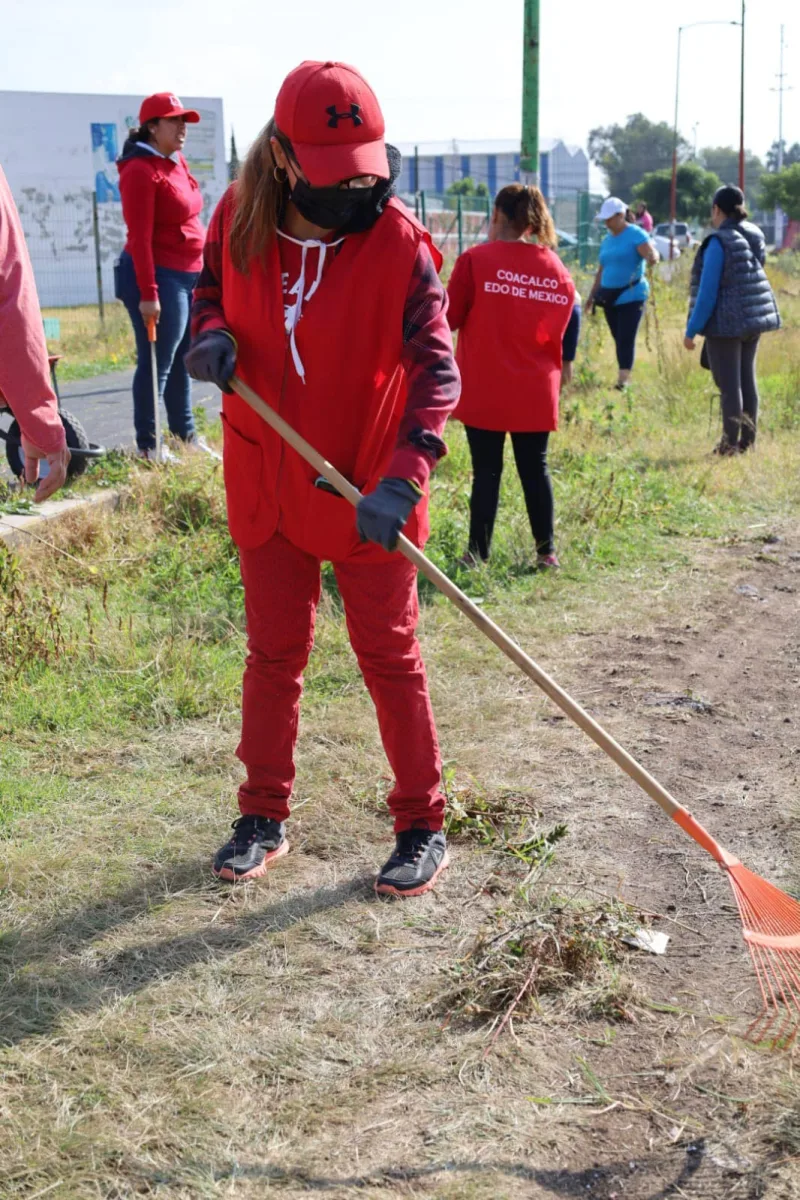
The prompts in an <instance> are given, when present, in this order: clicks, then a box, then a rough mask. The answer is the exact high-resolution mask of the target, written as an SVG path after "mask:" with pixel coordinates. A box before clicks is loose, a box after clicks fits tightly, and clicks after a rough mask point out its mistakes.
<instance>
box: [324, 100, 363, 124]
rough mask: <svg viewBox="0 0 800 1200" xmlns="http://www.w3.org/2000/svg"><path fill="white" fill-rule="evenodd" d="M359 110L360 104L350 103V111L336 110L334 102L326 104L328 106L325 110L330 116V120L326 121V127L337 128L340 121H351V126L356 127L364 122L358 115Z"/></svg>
mask: <svg viewBox="0 0 800 1200" xmlns="http://www.w3.org/2000/svg"><path fill="white" fill-rule="evenodd" d="M360 111H361V105H360V104H351V105H350V112H337V111H336V105H335V104H330V105H328V107H327V108H326V109H325V112H326V113H328V115H329V117H330V120H329V121H328V128H329V129H338V127H339V122H340V121H352V122H353V127H354V128H356V129H357V128H358V126H359V125H363V124H364V122H363V121H362V120H361V117H360V116H359V115H358V114H359V113H360Z"/></svg>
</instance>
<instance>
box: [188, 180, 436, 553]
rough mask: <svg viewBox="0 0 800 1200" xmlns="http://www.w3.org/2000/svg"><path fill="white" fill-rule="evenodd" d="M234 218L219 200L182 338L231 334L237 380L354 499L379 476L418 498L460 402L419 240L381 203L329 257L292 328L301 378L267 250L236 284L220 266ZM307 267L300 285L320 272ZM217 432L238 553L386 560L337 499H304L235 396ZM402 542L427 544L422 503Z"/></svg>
mask: <svg viewBox="0 0 800 1200" xmlns="http://www.w3.org/2000/svg"><path fill="white" fill-rule="evenodd" d="M234 186H235V185H234ZM231 211H232V189H229V190H228V192H227V193H226V195H225V196H224V197H223V199H222V200H221V202H220V204H219V206H218V207H217V210H216V212H215V214H214V217H213V219H212V222H211V226H210V228H209V237H208V243H207V245H206V250H205V256H204V258H205V265H204V269H203V273H202V275H201V277H200V279H199V280H198V285H197V288H196V290H195V303H194V308H193V312H192V334H193V336H194V337H197V336H198V335H199V334H201V333H202V332H204V331H206V330H209V329H214V328H224V329H227V330H229V331H230V332H231V333H232V334H233V336H234V337H235V339H236V342H237V345H238V357H237V367H236V370H237V374H238V375H240V376H241V378H242V379H244V380H245V381H246V382H247V383H249V384H250V386H251V387H252V388H253V389H254V391H256V392H257V393H258V394H259V395H260V396H262V397H263V399H264V400H266V402H267V403H268V404H270V405H272V406H273V407H274V408H276V409H277V410H278V411H279V412H280V413H281V415H282V416H283V417H284V418H285V419H286V420H287V421H288V422H289V424H290V425H292V426H293V427H294V428H295V429H296V430H297V431H298V432H299V433H300V434H302V435H303V437H305V438H306V439H307V440H308V441H309V442H311V444H312V445H313V446H315V447H316V449H317V450H319V451H320V453H321V454H323V455H324V456H325V457H326V458H328V459H329V460H330V461H331V462H332V463H333V464H334V466H335V467H337V468H338V469H339V470H340V471H341V472H342V473H343V474H344V475H346V476H347V478H348V479H350V480H351V481H352V482H353V483H354V484H355V485H356V487H358V488H360V489H361V490H362V491H370V490H372V489H373V488H374V487H375V486H376V485H377V483H378V482H379V480H380V479H381V478H382V477H384V476H396V477H399V478H404V479H411V480H413V481H414V482H415V483H417V484H418V485H419V486H420V487H421V488H422V489H423V490H424V491H426V490H427V481H428V476H429V474H430V471H431V469H432V468H433V466H434V465H435V463H436V461H437V459H438V458H439V457H441V455H442V454H444V453H445V446H444V443H443V442H442V440H441V436H440V435H441V433H442V431H443V428H444V424H445V421H446V420H447V417H448V415H449V413H450V412H451V411H452V409H453V407H454V405H455V403H456V400H457V399H458V390H459V389H458V374H457V371H456V367H455V363H454V361H453V345H452V338H451V336H450V332H449V329H448V326H447V320H446V317H445V312H446V307H447V300H446V295H445V293H444V289H443V288H442V287H441V284H440V283H439V280H438V278H437V276H436V273H435V270H436V268H438V267H439V266H440V265H441V256H440V255H439V253H438V251H437V250H436V249H435V247H433V245H432V243H431V241H430V238H429V235H428V233H427V231H426V230H425V229H423V227H422V226H421V225H419V224H418V222H417V221H415V219H414V217H413V216H412V215H411V213H410V212H409V211H408V209H406V208H405V206H404V205H403V204H401V203H400V202H399V201H397V200H390V201H389V202H388V204H387V205H386V208H385V210H384V211H383V213H382V214H381V216H380V217H379V218H378V220H377V221H376V223H375V224H374V225H373V226H372V228H371V229H369V230H367V231H366V232H364V233H357V234H350V235H348V236H347V237H346V238H345V239H344V240H343V241H342V243H341V245H339V246H336V247H334V248H332V249H331V250H330V251H328V254H330V255H333V256H334V257H333V260H332V261H331V262H330V263H329V265H328V268H327V269H326V270H325V272H324V276H323V277H322V279H321V282H320V284H319V287H318V289H317V290H315V292H314V294H313V296H310V297H308V298H307V300H306V303H305V304H304V306H303V309H302V317H301V319H300V320H299V322H298V324H297V327H296V330H295V340H296V352H297V356H298V358H299V361H300V362H301V364H302V368H303V370H304V374H305V380H303V378H301V376H300V375H299V374H298V370H297V366H296V361H295V358H294V356H293V354H292V350H291V346H290V342H289V337H288V336H287V332H286V325H285V313H284V297H283V288H282V282H281V263H280V254H279V249H278V246H277V244H276V242H277V239H275V240H273V242H272V243H271V244H270V246H269V248H268V250H267V252H266V254H265V256H264V259H263V260H262V261H257V260H253V261H251V263H250V264H249V268H248V271H247V273H246V274H242V273H240V272H239V271H237V270H236V268H235V267H234V266H233V264H232V262H231V260H230V253H229V239H228V227H229V221H230V216H231ZM318 253H319V252H318V251H317V250H314V251H313V254H314V255H316V254H318ZM310 262H313V264H314V266H313V269H312V267H311V265H310V266H309V272H310V273H309V280H308V283H309V284H310V283H311V282H312V280H313V274H314V271H315V270H316V262H317V260H316V258H314V259H313V260H310ZM434 263H435V267H434ZM306 295H307V296H308V293H306ZM409 296H412V297H415V298H416V299H415V300H414V302H413V303H412V304H411V305H409ZM223 428H224V473H225V488H226V493H227V501H228V523H229V526H230V530H231V535H232V537H233V539H234V541H235V542H237V543H238V544H239V545H240V546H242V547H245V548H253V547H256V546H259V545H261V544H262V543H264V542H265V541H267V540H268V539H269V538H270V537H271V536H272V535H273V533H274V532H275V531H276V530H280V532H281V533H282V534H283V535H284V536H285V537H286V538H288V539H289V540H290V541H291V542H293V543H294V544H295V545H297V546H299V547H300V548H301V549H303V550H306V551H307V552H308V553H310V554H313V555H315V556H317V557H318V558H321V559H331V560H333V561H339V560H342V559H345V558H348V557H350V556H358V557H359V558H361V559H363V560H365V561H369V560H371V561H376V560H378V559H380V558H383V557H385V553H386V552H385V551H384V550H382V549H381V548H380V547H379V546H375V545H373V544H371V543H362V542H361V541H360V540H359V537H358V533H357V531H356V526H355V513H354V509H353V508H352V507H351V506H350V505H349V504H348V503H347V501H346V500H343V499H341V498H339V497H336V496H333V495H331V494H330V493H329V492H326V491H323V490H321V489H319V488H316V487H314V480H315V478H316V472H315V471H314V469H313V468H312V467H310V466H308V465H307V464H306V463H305V462H304V461H303V460H302V459H301V458H300V457H299V456H298V455H297V454H296V453H295V452H294V451H293V450H291V449H290V448H289V447H288V446H286V445H284V444H283V442H282V441H281V439H280V438H279V437H278V435H277V434H276V433H274V432H273V431H272V430H271V429H270V428H269V426H268V425H266V424H265V422H264V421H263V420H262V419H261V418H260V417H259V416H257V414H256V413H254V412H253V411H252V410H251V409H250V408H249V407H248V406H247V405H246V404H245V403H244V401H243V400H241V399H240V398H239V397H238V396H236V395H233V394H230V395H226V396H225V397H224V400H223ZM405 532H406V534H407V536H408V537H410V538H411V539H412V540H413V541H414V542H415V543H416V544H417V545H422V544H423V543H424V541H425V538H426V537H427V533H428V515H427V495H425V496H424V497H423V499H422V500H421V501H420V502H419V503H418V504H417V506H416V508H415V509H414V511H413V513H412V515H411V517H410V519H409V521H408V524H407V525H406V529H405Z"/></svg>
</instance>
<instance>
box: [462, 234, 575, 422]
mask: <svg viewBox="0 0 800 1200" xmlns="http://www.w3.org/2000/svg"><path fill="white" fill-rule="evenodd" d="M447 293H448V296H449V298H450V308H449V311H448V320H449V321H450V327H451V329H458V330H460V333H459V335H458V346H457V349H456V362H457V363H458V365H459V368H460V370H461V401H460V403H459V405H458V408H457V409H456V411H455V413H454V414H453V415H454V416H455V417H457V418H458V420H459V421H463V422H464V424H465V425H472V426H474V427H475V428H477V429H494V430H503V431H504V432H506V433H550V432H552V431H553V430H554V429H557V428H558V393H559V388H560V385H561V366H562V350H561V341H562V338H563V336H564V330H565V329H566V327H567V325H568V323H569V318H570V315H571V314H572V306H573V303H574V300H575V285H574V283H573V282H572V278H571V276H570V273H569V271H568V270H567V268H566V267H565V266H564V264H563V263H562V261H561V259H560V258H559V257H558V255H556V254H554V253H553V251H552V250H548V249H547V247H546V246H538V245H535V244H532V243H530V242H517V241H515V242H503V241H496V242H484V243H483V244H482V245H479V246H473V247H472V248H471V249H470V250H467V251H465V253H464V254H462V255H461V257H460V258H459V259H458V261H457V262H456V265H455V268H454V270H453V274H452V276H451V277H450V283H449V285H448V288H447Z"/></svg>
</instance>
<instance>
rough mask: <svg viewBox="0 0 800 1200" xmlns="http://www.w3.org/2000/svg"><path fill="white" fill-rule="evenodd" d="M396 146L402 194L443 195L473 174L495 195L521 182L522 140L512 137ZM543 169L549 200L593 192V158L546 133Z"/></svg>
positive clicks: (542, 152)
mask: <svg viewBox="0 0 800 1200" xmlns="http://www.w3.org/2000/svg"><path fill="white" fill-rule="evenodd" d="M398 149H399V150H400V152H401V153H402V155H403V169H402V172H401V174H400V179H399V181H398V189H397V190H398V191H399V192H400V193H401V194H404V195H413V193H414V192H422V191H424V192H431V193H433V194H435V195H439V196H441V195H443V194H444V193H445V192H446V191H447V189H448V188H449V187H450V185H451V184H452V183H455V182H457V181H458V180H459V179H466V178H470V179H472V180H474V182H475V183H485V184H486V186H487V188H488V189H489V194H490V195H491V196H494V195H495V193H496V192H498V191H499V189H500V188H501V187H504V186H505V185H506V184H507V183H517V182H519V178H520V170H519V160H520V144H519V142H516V141H513V140H505V141H485V142H456V141H453V142H421V143H419V145H418V146H417V147H415V146H414V145H413V144H411V143H404V144H402V145H401V146H399V147H398ZM415 149H416V150H417V151H418V154H417V155H416V156H415ZM417 167H418V168H419V169H418V171H417ZM417 174H418V176H419V177H418V178H417V177H416V176H417ZM539 174H540V185H541V189H542V192H543V193H544V196H545V198H546V199H547V200H548V202H550V201H553V200H556V199H558V198H559V197H575V196H576V195H577V194H578V193H579V192H588V191H589V159H588V157H587V155H586V152H585V150H582V149H581V147H580V146H568V145H566V143H565V142H562V141H560V140H558V139H554V138H543V139H542V140H541V143H540V167H539Z"/></svg>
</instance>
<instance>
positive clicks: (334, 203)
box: [290, 179, 373, 229]
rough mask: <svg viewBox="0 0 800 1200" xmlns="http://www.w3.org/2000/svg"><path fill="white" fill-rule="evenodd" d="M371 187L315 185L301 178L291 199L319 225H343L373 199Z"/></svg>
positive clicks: (347, 223)
mask: <svg viewBox="0 0 800 1200" xmlns="http://www.w3.org/2000/svg"><path fill="white" fill-rule="evenodd" d="M372 191H373V189H372V188H371V187H366V188H339V187H323V188H312V187H310V186H309V184H307V183H306V182H305V180H303V179H298V181H297V183H296V184H295V185H294V187H293V188H292V190H291V193H290V195H291V200H292V203H293V204H294V206H295V208H296V209H297V211H298V212H299V213H300V215H301V216H303V217H305V219H306V220H307V221H310V222H311V224H312V225H318V226H319V227H320V229H341V228H342V226H343V225H349V224H350V222H351V221H352V220H353V219H354V218H355V217H357V216H359V215H360V214H361V213H363V212H364V210H365V209H366V208H367V207H368V206H369V205H370V204H371V203H372Z"/></svg>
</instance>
